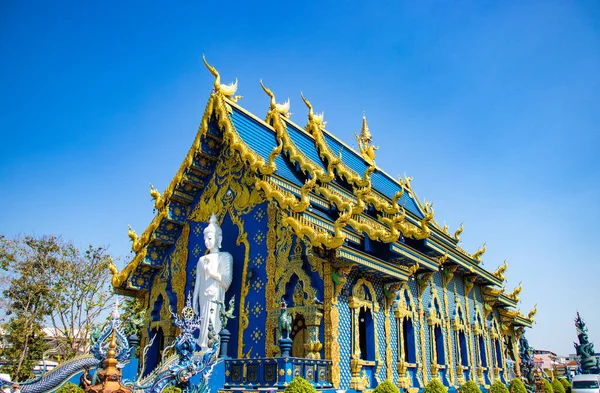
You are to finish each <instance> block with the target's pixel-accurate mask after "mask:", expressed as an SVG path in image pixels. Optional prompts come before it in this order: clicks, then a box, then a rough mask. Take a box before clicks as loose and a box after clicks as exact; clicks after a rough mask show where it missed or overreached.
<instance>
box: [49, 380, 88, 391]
mask: <svg viewBox="0 0 600 393" xmlns="http://www.w3.org/2000/svg"><path fill="white" fill-rule="evenodd" d="M84 392H85V391H84V390H83V389H82V388H80V387H79V386H77V385H75V384H74V383H72V382H67V383H65V384H64V385H62V386H61V387H60V388H59V389H58V390H57V391H56V393H84Z"/></svg>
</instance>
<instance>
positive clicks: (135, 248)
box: [127, 225, 141, 252]
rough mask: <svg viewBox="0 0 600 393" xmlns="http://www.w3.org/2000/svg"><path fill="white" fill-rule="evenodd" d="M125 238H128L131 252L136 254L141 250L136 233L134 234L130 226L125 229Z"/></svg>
mask: <svg viewBox="0 0 600 393" xmlns="http://www.w3.org/2000/svg"><path fill="white" fill-rule="evenodd" d="M127 236H129V239H130V240H131V250H132V251H133V252H138V251H139V250H140V248H141V244H140V241H139V239H138V235H137V233H135V231H134V230H133V229H131V225H129V228H128V229H127Z"/></svg>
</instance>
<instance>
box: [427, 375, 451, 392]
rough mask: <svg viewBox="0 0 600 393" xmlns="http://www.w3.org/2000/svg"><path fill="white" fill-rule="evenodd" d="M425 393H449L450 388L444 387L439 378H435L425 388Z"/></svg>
mask: <svg viewBox="0 0 600 393" xmlns="http://www.w3.org/2000/svg"><path fill="white" fill-rule="evenodd" d="M423 393H448V388H447V387H445V386H444V384H443V383H442V381H440V380H439V378H434V379H432V380H431V381H429V383H428V384H427V386H425V389H423Z"/></svg>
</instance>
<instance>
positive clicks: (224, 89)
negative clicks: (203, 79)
mask: <svg viewBox="0 0 600 393" xmlns="http://www.w3.org/2000/svg"><path fill="white" fill-rule="evenodd" d="M202 61H203V62H204V65H205V66H206V68H208V70H209V71H210V73H211V74H213V76H214V77H215V81H214V87H215V93H217V94H223V95H224V96H226V97H228V98H229V99H230V100H232V101H234V102H237V101H238V100H239V99H240V98H242V96H235V97H234V96H233V95H234V94H235V92H236V91H237V88H238V81H237V78H236V79H235V82H232V83H229V84H225V83H221V75H219V71H217V69H216V68H215V67H213V66H211V65H210V64H208V62H207V61H206V57H204V55H202Z"/></svg>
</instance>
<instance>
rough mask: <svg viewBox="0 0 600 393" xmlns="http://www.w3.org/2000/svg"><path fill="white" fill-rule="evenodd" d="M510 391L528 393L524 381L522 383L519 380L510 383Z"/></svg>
mask: <svg viewBox="0 0 600 393" xmlns="http://www.w3.org/2000/svg"><path fill="white" fill-rule="evenodd" d="M508 391H509V392H510V393H527V389H526V388H525V385H523V381H521V380H520V379H519V378H515V379H513V380H512V381H510V384H508Z"/></svg>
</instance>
